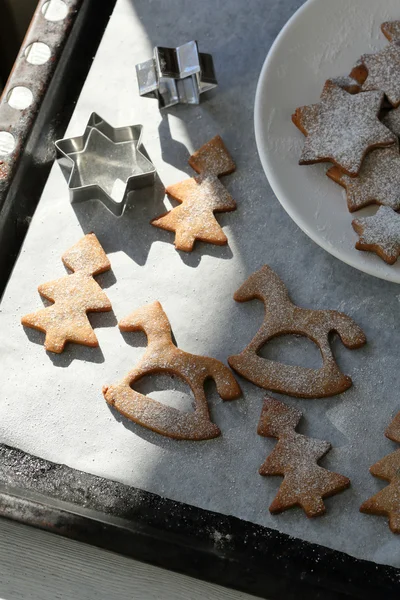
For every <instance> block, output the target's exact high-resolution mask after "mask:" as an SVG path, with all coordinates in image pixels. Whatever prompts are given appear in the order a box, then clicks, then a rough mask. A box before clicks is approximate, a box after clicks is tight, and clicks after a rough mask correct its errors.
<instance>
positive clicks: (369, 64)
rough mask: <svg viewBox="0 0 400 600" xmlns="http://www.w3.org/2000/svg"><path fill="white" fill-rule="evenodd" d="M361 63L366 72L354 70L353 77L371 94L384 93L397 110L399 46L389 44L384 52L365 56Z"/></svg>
mask: <svg viewBox="0 0 400 600" xmlns="http://www.w3.org/2000/svg"><path fill="white" fill-rule="evenodd" d="M360 60H361V63H362V65H363V66H364V67H365V70H366V73H367V77H366V78H365V71H362V69H359V74H357V73H356V71H355V69H353V71H352V73H351V75H352V76H353V77H354V78H355V79H357V78H358V81H359V83H361V81H362V79H361V78H360V74H362V75H361V77H362V78H365V80H364V82H363V83H362V90H363V91H365V92H371V91H374V90H379V91H381V92H384V93H385V95H386V97H387V99H388V100H389V102H390V104H391V105H392V106H394V107H395V108H396V107H397V106H399V105H400V46H399V45H398V44H389V45H388V46H386V48H384V49H383V50H380V51H379V52H376V54H364V55H363V56H362V57H361V59H360Z"/></svg>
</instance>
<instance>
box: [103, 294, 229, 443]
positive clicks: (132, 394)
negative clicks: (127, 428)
mask: <svg viewBox="0 0 400 600" xmlns="http://www.w3.org/2000/svg"><path fill="white" fill-rule="evenodd" d="M119 328H120V329H121V331H144V332H145V333H146V335H147V340H148V347H147V350H146V352H145V354H144V356H143V358H142V359H141V360H140V362H139V363H138V365H137V366H136V367H135V368H134V369H133V370H132V371H130V372H129V373H128V374H127V376H126V377H124V379H122V380H121V381H120V382H118V383H117V384H115V385H111V386H105V387H104V388H103V394H104V397H105V399H106V401H107V403H108V404H110V405H111V406H113V407H114V408H116V409H117V410H118V411H119V412H120V413H121V414H123V415H124V416H125V417H127V418H128V419H131V420H132V421H134V422H135V423H138V424H139V425H143V426H144V427H147V428H148V429H151V430H152V431H155V432H157V433H160V434H162V435H165V436H168V437H171V438H174V439H183V440H196V441H198V440H208V439H212V438H215V437H218V436H219V435H220V433H221V432H220V429H219V428H218V427H217V425H215V424H214V423H212V422H211V420H210V414H209V409H208V403H207V398H206V395H205V392H204V382H205V381H206V380H207V379H213V380H214V381H215V384H216V387H217V391H218V394H219V395H220V396H221V398H222V399H223V400H234V399H235V398H238V397H239V396H240V393H241V390H240V387H239V385H238V383H237V382H236V380H235V378H234V376H233V374H232V372H231V371H230V369H229V368H228V367H226V366H225V365H224V364H223V363H221V362H220V361H218V360H216V359H215V358H208V357H205V356H196V355H194V354H189V353H188V352H183V350H180V349H179V348H177V347H176V346H175V344H174V343H173V341H172V334H171V327H170V324H169V321H168V317H167V315H166V314H165V312H164V311H163V308H162V306H161V304H160V303H159V302H154V303H153V304H149V305H147V306H143V307H142V308H139V309H138V310H136V311H134V312H133V313H131V314H130V315H129V316H128V317H126V318H125V319H122V321H120V323H119ZM155 373H169V374H171V375H177V376H178V377H179V378H181V379H182V380H183V381H184V382H185V383H187V384H188V385H189V387H190V389H191V390H192V392H193V396H194V404H195V410H194V412H183V411H181V410H178V409H176V408H173V407H171V406H166V405H165V404H161V403H160V402H157V401H156V400H153V399H152V398H150V397H148V396H144V395H143V394H140V393H139V392H137V391H135V390H134V389H132V387H131V386H132V385H133V384H134V383H135V382H137V381H138V380H139V379H141V378H142V377H144V376H145V375H152V374H155Z"/></svg>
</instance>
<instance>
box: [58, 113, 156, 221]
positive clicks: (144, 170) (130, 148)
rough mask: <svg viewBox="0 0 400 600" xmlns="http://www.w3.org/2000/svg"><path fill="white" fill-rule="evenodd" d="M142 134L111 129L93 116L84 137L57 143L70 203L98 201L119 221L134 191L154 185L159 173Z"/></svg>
mask: <svg viewBox="0 0 400 600" xmlns="http://www.w3.org/2000/svg"><path fill="white" fill-rule="evenodd" d="M142 130H143V126H142V125H130V126H126V127H112V126H111V125H110V124H109V123H107V122H106V121H105V120H104V119H103V118H102V117H100V115H98V114H97V113H92V114H91V115H90V118H89V121H88V123H87V125H86V129H85V132H84V134H83V135H81V136H77V137H73V138H65V139H62V140H57V141H56V142H55V146H56V148H57V151H58V154H59V158H58V162H59V164H60V166H61V169H62V171H63V173H64V175H65V177H66V179H67V181H68V187H69V190H70V199H71V202H85V201H86V200H94V199H96V200H99V201H100V202H102V203H103V204H104V206H105V207H106V208H107V209H108V210H109V211H110V212H112V213H113V214H114V215H115V216H117V217H119V216H122V214H123V213H124V210H125V207H126V204H127V201H128V195H129V193H130V192H131V191H132V190H135V189H139V188H143V187H147V186H150V185H154V182H155V177H156V169H155V167H154V165H153V163H152V162H151V160H150V159H149V157H148V155H147V153H146V150H145V149H144V147H143V145H142V142H141V137H142ZM116 196H119V197H120V198H122V199H121V200H120V201H118V200H116V199H115V197H116Z"/></svg>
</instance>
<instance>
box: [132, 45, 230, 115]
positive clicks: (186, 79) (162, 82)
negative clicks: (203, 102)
mask: <svg viewBox="0 0 400 600" xmlns="http://www.w3.org/2000/svg"><path fill="white" fill-rule="evenodd" d="M136 75H137V80H138V85H139V94H140V95H141V96H144V97H147V98H157V99H158V105H159V107H160V108H167V107H169V106H173V105H174V104H199V102H200V94H202V93H203V92H208V90H212V89H213V88H215V87H216V86H217V85H218V84H217V79H216V77H215V71H214V63H213V59H212V56H211V54H204V53H203V52H199V48H198V46H197V42H196V41H191V42H187V43H186V44H183V45H182V46H178V47H177V48H164V47H162V46H156V47H155V48H154V54H153V58H150V59H149V60H146V61H145V62H142V63H139V64H137V65H136Z"/></svg>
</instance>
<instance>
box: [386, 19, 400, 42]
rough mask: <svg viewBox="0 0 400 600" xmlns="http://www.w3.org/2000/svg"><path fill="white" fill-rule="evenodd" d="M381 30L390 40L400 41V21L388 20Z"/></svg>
mask: <svg viewBox="0 0 400 600" xmlns="http://www.w3.org/2000/svg"><path fill="white" fill-rule="evenodd" d="M381 30H382V33H383V35H384V36H385V37H386V38H387V39H388V40H389V42H400V21H386V22H385V23H382V25H381Z"/></svg>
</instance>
